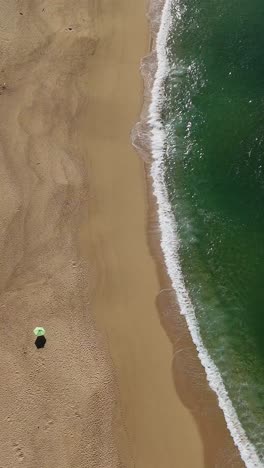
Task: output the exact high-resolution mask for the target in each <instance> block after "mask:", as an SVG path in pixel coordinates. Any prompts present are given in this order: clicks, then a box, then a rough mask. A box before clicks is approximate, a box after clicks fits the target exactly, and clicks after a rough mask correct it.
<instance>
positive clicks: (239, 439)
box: [149, 0, 264, 468]
mask: <svg viewBox="0 0 264 468" xmlns="http://www.w3.org/2000/svg"><path fill="white" fill-rule="evenodd" d="M172 2H173V0H166V1H165V5H164V8H163V13H162V17H161V24H160V29H159V33H158V36H157V43H156V49H157V60H158V67H157V72H156V76H155V80H154V85H153V88H152V100H151V104H150V109H149V124H150V127H151V149H152V167H151V175H152V179H153V191H154V195H155V196H156V198H157V202H158V216H159V224H160V228H161V248H162V251H163V254H164V258H165V263H166V267H167V270H168V273H169V276H170V278H171V281H172V284H173V288H174V290H175V291H176V294H177V298H178V301H179V305H180V309H181V313H182V314H183V315H184V316H185V318H186V321H187V325H188V328H189V331H190V333H191V336H192V339H193V342H194V343H195V345H196V348H197V351H198V355H199V358H200V360H201V363H202V365H203V366H204V368H205V371H206V375H207V380H208V382H209V385H210V387H211V388H212V389H213V390H214V391H215V393H216V394H217V397H218V402H219V406H220V408H221V409H222V410H223V413H224V416H225V420H226V424H227V427H228V429H229V431H230V433H231V435H232V437H233V440H234V442H235V444H236V445H237V447H238V449H239V451H240V454H241V457H242V459H243V461H244V463H245V464H246V466H247V467H249V468H260V467H263V466H264V461H263V460H260V458H259V456H258V454H257V452H256V450H255V447H254V446H253V445H252V443H251V442H250V441H249V440H248V438H247V435H246V433H245V431H244V429H243V427H242V426H241V423H240V421H239V419H238V416H237V414H236V411H235V409H234V407H233V405H232V402H231V400H230V398H229V397H228V393H227V391H226V389H225V386H224V383H223V380H222V377H221V375H220V372H219V370H218V369H217V367H216V365H215V364H214V362H213V361H212V359H211V358H210V356H209V354H208V351H207V350H206V348H205V347H204V345H203V341H202V338H201V335H200V331H199V325H198V322H197V319H196V316H195V312H194V308H193V305H192V303H191V300H190V298H189V295H188V291H187V289H186V287H185V285H184V279H183V274H182V271H181V267H180V262H179V256H178V247H179V240H178V236H177V222H175V217H174V214H173V213H172V210H171V206H170V203H169V199H168V193H167V189H166V185H165V180H164V157H165V155H166V154H165V153H166V147H165V142H166V134H165V130H164V128H163V125H162V122H161V118H160V114H161V109H162V106H163V102H164V80H165V78H166V76H167V74H168V71H169V63H168V59H167V52H166V45H167V40H168V35H169V32H170V27H171V20H172V17H171V8H172ZM175 2H178V0H175ZM174 5H175V6H176V7H177V3H176V4H174ZM176 13H177V14H178V15H180V14H181V12H180V8H179V6H178V10H176Z"/></svg>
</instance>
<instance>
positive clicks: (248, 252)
mask: <svg viewBox="0 0 264 468" xmlns="http://www.w3.org/2000/svg"><path fill="white" fill-rule="evenodd" d="M172 5H173V8H172V16H173V24H172V27H171V32H170V35H169V41H168V44H167V45H168V50H167V53H168V59H169V64H170V72H169V75H168V77H167V80H166V85H165V102H164V106H163V111H162V120H163V124H164V126H165V131H166V154H167V158H166V184H167V188H168V193H169V199H170V202H171V205H172V207H173V212H174V213H175V218H176V221H177V226H178V236H179V239H180V248H179V255H180V263H181V267H182V271H183V276H184V280H185V285H186V287H187V289H188V292H189V295H190V298H191V301H192V303H193V305H194V308H195V312H196V317H197V319H198V322H199V325H200V331H201V335H202V338H203V341H204V344H205V345H206V347H207V349H208V351H209V354H210V356H211V357H212V358H213V360H214V362H215V364H216V365H217V367H218V369H219V370H220V372H221V375H222V377H223V380H224V383H225V387H226V389H227V391H228V394H229V396H230V398H231V400H232V403H233V406H234V407H235V409H236V411H237V414H238V417H239V419H240V422H241V424H242V426H243V428H244V429H245V430H246V433H247V435H248V438H249V439H250V441H251V442H253V444H254V445H255V447H256V448H257V451H258V453H259V454H260V455H261V456H264V438H263V435H264V434H263V427H264V339H263V337H264V284H263V283H264V172H263V170H264V97H263V88H264V86H263V84H264V3H263V1H260V0H252V1H251V2H249V1H248V0H247V1H244V0H240V1H235V0H232V2H228V1H227V0H178V1H174V2H172Z"/></svg>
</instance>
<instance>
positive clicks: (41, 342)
mask: <svg viewBox="0 0 264 468" xmlns="http://www.w3.org/2000/svg"><path fill="white" fill-rule="evenodd" d="M46 341H47V340H46V338H45V336H44V335H42V336H38V337H37V338H36V340H35V345H36V347H37V348H38V349H40V348H44V346H45V344H46Z"/></svg>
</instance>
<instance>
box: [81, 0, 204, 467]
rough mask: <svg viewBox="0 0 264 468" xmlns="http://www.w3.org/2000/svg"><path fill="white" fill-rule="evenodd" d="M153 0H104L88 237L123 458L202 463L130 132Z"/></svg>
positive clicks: (93, 103)
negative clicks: (160, 299)
mask: <svg viewBox="0 0 264 468" xmlns="http://www.w3.org/2000/svg"><path fill="white" fill-rule="evenodd" d="M145 7H146V6H145V4H144V2H142V1H141V0H135V1H133V2H130V1H123V0H119V1H113V0H108V2H101V9H100V12H99V15H98V18H97V27H98V30H97V35H98V38H99V41H98V45H97V49H96V53H95V54H94V56H93V58H92V60H91V61H90V66H89V76H87V108H86V110H85V109H84V112H83V115H82V116H81V117H80V121H79V122H78V128H79V129H82V130H80V131H82V139H83V140H85V141H86V144H87V153H86V157H85V160H86V167H87V173H88V178H89V182H88V184H89V193H90V197H89V203H88V205H89V206H88V210H87V213H86V219H85V222H84V223H83V226H82V232H81V245H82V253H83V254H84V255H86V258H87V260H88V262H89V265H90V268H91V271H92V275H93V276H94V284H93V295H92V297H93V299H92V302H91V307H92V310H93V313H94V316H95V318H96V320H97V323H98V326H99V327H100V329H101V330H102V331H103V332H104V334H105V336H106V339H107V340H108V346H109V351H110V354H111V356H112V360H113V365H114V368H115V376H116V385H117V390H118V395H119V398H120V403H121V411H122V420H121V423H122V425H123V427H124V428H125V431H124V432H122V431H121V428H120V434H119V437H118V438H117V443H118V448H119V451H120V453H121V458H122V463H123V466H125V467H127V468H130V467H131V468H132V467H136V468H161V467H164V468H165V467H166V468H169V467H174V466H175V467H176V466H178V467H181V468H183V467H184V468H193V467H196V468H199V467H202V466H203V446H202V442H201V438H200V435H199V433H198V429H197V426H196V423H195V421H194V419H193V417H192V415H191V414H190V412H189V411H188V410H187V409H186V408H185V407H184V405H183V404H182V402H181V401H180V399H179V398H178V396H177V394H176V392H175V387H174V382H173V378H172V372H171V359H172V347H171V344H170V342H169V340H168V338H167V336H166V334H165V332H164V330H163V329H162V327H161V325H160V321H159V316H158V312H157V308H156V304H155V301H156V296H157V295H158V293H159V289H160V288H159V280H158V276H157V273H156V268H155V263H154V261H153V259H152V257H151V255H150V251H149V246H148V238H147V232H146V228H147V211H148V206H147V198H146V186H145V175H144V167H143V162H142V160H141V159H140V158H139V156H138V155H137V153H136V152H135V151H134V150H133V148H132V146H131V142H130V132H131V128H132V127H133V125H134V124H135V122H136V121H137V119H138V118H139V113H140V109H141V107H142V93H143V88H142V82H141V76H140V73H139V63H140V59H141V57H142V56H143V55H145V54H146V53H147V52H148V50H149V42H150V40H149V29H148V25H147V20H146V17H145Z"/></svg>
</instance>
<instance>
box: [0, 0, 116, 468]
mask: <svg viewBox="0 0 264 468" xmlns="http://www.w3.org/2000/svg"><path fill="white" fill-rule="evenodd" d="M77 4H78V5H77ZM97 4H98V2H96V1H94V2H92V1H88V2H87V0H78V2H76V1H74V0H63V1H61V0H49V1H48V0H46V1H41V0H39V1H35V0H34V1H30V0H25V1H15V0H8V1H6V0H3V1H1V2H0V7H1V15H0V47H1V49H0V51H1V55H0V109H1V119H0V181H1V199H0V253H1V254H0V261H1V275H0V281H1V296H0V349H1V360H0V376H1V386H0V421H1V424H0V466H1V468H16V467H26V468H36V467H38V468H52V467H54V468H68V467H72V468H79V467H80V468H88V467H89V468H90V467H94V468H99V467H104V468H109V467H112V466H114V467H116V466H118V459H117V454H116V450H115V448H114V447H115V445H114V440H113V436H112V434H113V431H112V414H113V405H114V400H113V392H112V390H111V386H112V383H111V382H112V374H111V372H110V367H109V364H108V363H107V362H106V358H105V354H104V351H103V343H102V342H101V341H100V338H99V336H98V334H97V332H96V331H95V328H94V325H93V322H92V320H91V315H90V312H89V298H88V296H87V287H86V285H87V284H88V283H89V278H87V276H86V273H85V267H84V266H82V264H81V261H80V258H79V255H78V249H77V245H78V243H77V241H76V235H77V228H78V224H79V215H80V206H81V203H82V201H83V199H85V198H86V191H85V186H86V184H87V182H86V180H85V178H84V175H83V174H84V172H83V165H82V160H83V158H84V152H85V151H86V148H85V147H84V146H83V144H82V142H81V141H80V133H79V130H78V118H79V116H80V115H81V114H82V112H83V102H84V100H85V95H86V91H85V90H86V86H87V82H88V78H89V60H90V57H91V56H92V54H94V53H95V50H96V46H97V41H98V39H97V37H96V33H95V30H94V18H95V16H96V14H97V8H98V6H97ZM69 28H72V30H70V29H69ZM85 109H86V110H85V112H87V108H85ZM37 325H42V326H44V327H45V328H46V331H47V343H46V347H45V348H44V349H42V350H36V348H35V346H34V335H33V333H32V330H33V328H34V327H35V326H37Z"/></svg>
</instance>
